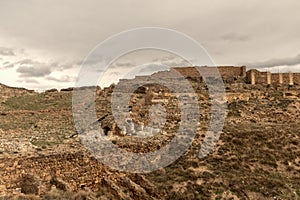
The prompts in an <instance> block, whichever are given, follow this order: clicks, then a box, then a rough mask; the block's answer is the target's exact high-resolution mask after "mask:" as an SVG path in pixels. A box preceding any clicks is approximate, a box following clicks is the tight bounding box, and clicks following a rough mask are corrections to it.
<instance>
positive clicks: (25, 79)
mask: <svg viewBox="0 0 300 200" xmlns="http://www.w3.org/2000/svg"><path fill="white" fill-rule="evenodd" d="M18 82H20V83H35V84H39V82H38V81H37V80H35V79H32V78H24V79H23V80H19V81H18Z"/></svg>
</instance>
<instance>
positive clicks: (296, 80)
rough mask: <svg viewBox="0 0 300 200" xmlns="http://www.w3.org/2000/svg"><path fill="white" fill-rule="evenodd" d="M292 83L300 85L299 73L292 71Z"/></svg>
mask: <svg viewBox="0 0 300 200" xmlns="http://www.w3.org/2000/svg"><path fill="white" fill-rule="evenodd" d="M294 83H295V84H298V85H300V73H294Z"/></svg>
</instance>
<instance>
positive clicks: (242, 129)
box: [0, 78, 300, 199]
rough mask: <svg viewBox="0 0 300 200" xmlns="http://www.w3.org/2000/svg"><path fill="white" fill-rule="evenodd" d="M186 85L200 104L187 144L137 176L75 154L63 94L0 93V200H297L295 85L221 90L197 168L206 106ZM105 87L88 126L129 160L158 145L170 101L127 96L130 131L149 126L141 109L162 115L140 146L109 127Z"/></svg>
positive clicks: (155, 94) (174, 109) (299, 152)
mask: <svg viewBox="0 0 300 200" xmlns="http://www.w3.org/2000/svg"><path fill="white" fill-rule="evenodd" d="M189 81H190V83H191V84H192V86H193V88H194V90H195V92H196V96H197V98H198V102H199V105H200V114H201V115H200V119H199V121H200V123H199V126H198V128H197V134H196V138H195V139H194V141H193V144H192V146H191V147H190V148H189V149H188V151H187V152H186V153H185V154H184V155H183V156H181V157H180V158H179V159H178V160H177V161H176V162H174V163H173V164H171V165H169V166H168V167H166V168H163V169H160V170H157V171H154V172H151V173H147V174H132V173H126V172H120V171H116V170H114V169H111V168H110V167H108V166H105V165H103V164H102V163H101V162H100V161H98V160H97V159H95V158H94V157H93V155H91V154H90V153H89V152H88V151H87V150H86V149H85V148H84V147H83V145H82V144H81V142H80V140H79V137H78V134H79V133H78V132H77V131H76V130H75V127H74V123H73V117H72V91H71V90H64V91H60V92H59V91H56V90H53V91H48V92H45V93H41V94H38V93H32V92H30V91H27V90H17V89H16V90H13V89H12V90H11V91H16V94H18V95H11V94H12V93H11V92H10V93H9V94H8V93H4V92H3V91H4V90H6V89H4V90H3V91H2V89H1V94H2V92H3V97H2V98H3V100H2V103H1V107H0V109H1V110H0V141H1V142H0V160H1V161H0V163H1V164H0V196H1V197H0V199H1V198H2V199H299V198H300V149H299V144H300V135H299V133H300V125H299V124H300V123H299V122H300V116H299V115H300V114H299V109H300V88H299V86H297V85H294V86H290V87H289V86H276V85H273V86H260V85H255V86H252V85H248V84H245V83H243V82H242V81H239V82H232V81H228V82H229V83H227V84H226V85H225V87H226V95H227V106H228V110H227V118H226V121H225V126H224V128H223V131H222V134H221V137H220V139H219V141H218V143H217V145H216V147H215V148H214V151H213V153H212V154H210V155H209V156H207V157H205V158H202V159H200V158H198V154H199V147H200V146H201V144H202V142H203V139H204V137H205V135H206V133H207V128H208V123H209V120H210V117H211V116H210V112H211V110H210V106H211V102H210V98H209V94H208V91H207V87H206V85H205V84H204V83H202V82H200V81H199V80H197V79H194V78H190V80H189ZM114 87H115V86H111V87H109V88H105V89H103V90H101V89H100V88H98V89H97V98H96V112H97V116H98V118H99V123H98V125H99V126H101V127H102V128H103V129H105V130H106V131H107V137H108V138H109V139H110V140H111V141H112V142H113V143H114V144H116V145H118V146H119V147H121V148H123V149H126V150H127V151H132V152H150V151H153V150H156V149H159V148H161V147H162V146H164V145H165V144H167V143H168V142H169V141H170V139H171V138H172V137H173V136H174V130H176V128H178V126H177V124H178V120H179V118H178V116H180V113H178V112H179V107H178V101H177V100H176V98H175V97H174V95H173V94H172V93H171V92H170V91H168V90H167V88H163V87H160V86H157V85H149V86H148V87H147V89H145V88H139V90H137V91H136V92H135V93H134V94H133V95H132V96H131V100H130V103H129V104H130V105H129V106H130V108H131V109H132V112H131V115H132V118H133V120H134V121H136V122H139V123H143V124H147V123H149V117H150V116H149V110H148V109H149V107H150V106H151V105H154V104H157V103H159V104H161V105H162V107H163V108H165V110H167V113H168V115H167V121H166V125H165V126H164V128H163V129H162V131H160V132H159V133H157V134H156V135H154V136H152V137H148V138H145V139H141V138H138V137H136V136H134V135H129V134H124V133H121V131H120V129H118V128H117V127H116V126H115V123H114V121H113V117H112V112H111V107H110V105H111V104H110V101H111V96H112V91H113V89H114ZM4 88H6V87H4ZM7 91H8V90H7ZM4 94H6V95H4Z"/></svg>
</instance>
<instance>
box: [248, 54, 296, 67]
mask: <svg viewBox="0 0 300 200" xmlns="http://www.w3.org/2000/svg"><path fill="white" fill-rule="evenodd" d="M298 64H300V54H298V55H297V56H295V57H289V58H276V59H270V60H266V61H262V62H252V63H246V66H247V67H248V68H266V67H276V66H294V65H298ZM244 65H245V63H244Z"/></svg>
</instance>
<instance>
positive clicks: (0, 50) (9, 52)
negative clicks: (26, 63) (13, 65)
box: [0, 47, 16, 56]
mask: <svg viewBox="0 0 300 200" xmlns="http://www.w3.org/2000/svg"><path fill="white" fill-rule="evenodd" d="M0 55H2V56H15V55H16V54H15V52H14V50H13V49H11V48H6V47H0Z"/></svg>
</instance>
